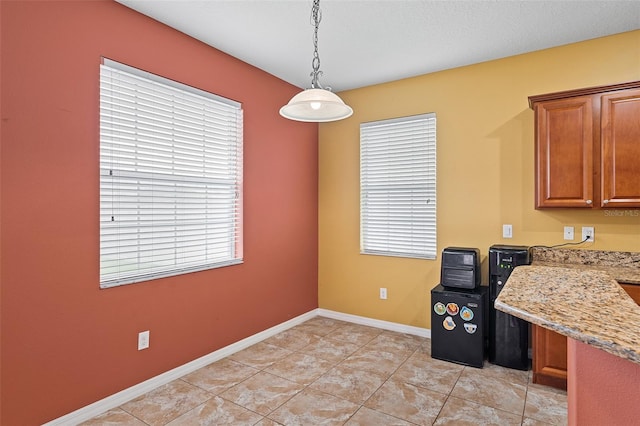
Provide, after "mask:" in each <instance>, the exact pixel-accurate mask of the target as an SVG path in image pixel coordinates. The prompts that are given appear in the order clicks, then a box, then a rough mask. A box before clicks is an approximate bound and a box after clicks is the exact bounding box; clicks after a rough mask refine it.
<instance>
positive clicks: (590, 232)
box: [582, 226, 596, 243]
mask: <svg viewBox="0 0 640 426" xmlns="http://www.w3.org/2000/svg"><path fill="white" fill-rule="evenodd" d="M587 236H590V237H591V238H589V240H588V241H587V242H589V243H593V242H595V240H596V232H595V229H594V227H593V226H583V227H582V240H583V241H584V240H586V239H587Z"/></svg>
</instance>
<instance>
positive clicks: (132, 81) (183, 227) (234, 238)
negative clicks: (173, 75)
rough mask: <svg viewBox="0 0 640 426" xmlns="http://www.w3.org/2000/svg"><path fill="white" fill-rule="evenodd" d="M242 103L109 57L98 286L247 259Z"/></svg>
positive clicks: (103, 75) (104, 82)
mask: <svg viewBox="0 0 640 426" xmlns="http://www.w3.org/2000/svg"><path fill="white" fill-rule="evenodd" d="M242 117H243V116H242V109H241V106H240V104H239V103H237V102H234V101H230V100H227V99H224V98H221V97H218V96H215V95H212V94H210V93H207V92H204V91H201V90H198V89H195V88H192V87H189V86H185V85H182V84H180V83H176V82H174V81H171V80H167V79H164V78H162V77H158V76H156V75H153V74H149V73H146V72H143V71H140V70H137V69H134V68H131V67H128V66H126V65H122V64H119V63H117V62H114V61H110V60H107V59H105V60H104V64H103V65H101V67H100V287H103V288H105V287H112V286H117V285H121V284H129V283H134V282H139V281H146V280H150V279H154V278H159V277H166V276H171V275H178V274H182V273H188V272H194V271H200V270H204V269H210V268H216V267H221V266H227V265H233V264H238V263H242Z"/></svg>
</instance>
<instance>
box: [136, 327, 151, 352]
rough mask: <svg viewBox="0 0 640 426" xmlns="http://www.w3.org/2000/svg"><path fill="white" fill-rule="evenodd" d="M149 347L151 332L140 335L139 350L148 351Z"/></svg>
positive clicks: (142, 332)
mask: <svg viewBox="0 0 640 426" xmlns="http://www.w3.org/2000/svg"><path fill="white" fill-rule="evenodd" d="M148 347H149V330H147V331H141V332H140V333H138V350H139V351H141V350H143V349H147V348H148Z"/></svg>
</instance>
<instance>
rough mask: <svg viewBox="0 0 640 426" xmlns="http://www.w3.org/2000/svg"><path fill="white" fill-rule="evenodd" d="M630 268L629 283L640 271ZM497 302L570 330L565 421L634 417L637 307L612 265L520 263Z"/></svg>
mask: <svg viewBox="0 0 640 426" xmlns="http://www.w3.org/2000/svg"><path fill="white" fill-rule="evenodd" d="M587 266H588V265H587ZM629 266H631V265H629ZM630 269H631V270H630V271H628V272H629V273H630V274H631V277H632V279H631V280H630V281H631V282H634V281H633V276H635V275H634V274H635V272H636V270H637V271H638V272H640V270H638V269H637V268H636V266H635V265H633V267H632V268H630ZM495 307H496V309H498V310H501V311H503V312H506V313H508V314H511V315H513V316H516V317H518V318H522V319H524V320H526V321H528V322H530V323H532V324H536V325H539V326H542V327H544V328H547V329H550V330H553V331H556V332H557V333H560V334H562V335H564V336H567V337H568V347H567V364H568V388H567V392H568V405H569V413H568V420H569V424H570V425H581V426H582V425H601V424H607V425H616V424H636V422H637V421H638V419H639V418H640V404H639V402H640V306H638V305H637V304H636V303H635V302H634V301H633V299H631V297H629V295H628V294H627V293H626V292H625V291H624V290H623V289H622V287H620V285H619V284H618V282H617V281H616V280H615V279H614V278H613V277H612V274H611V272H610V271H606V270H601V269H598V268H589V267H584V265H583V266H582V267H575V265H571V266H569V267H563V266H539V265H531V266H519V267H517V268H515V269H514V271H513V273H512V274H511V276H510V277H509V279H508V280H507V282H506V284H505V286H504V288H503V290H502V291H501V292H500V294H499V295H498V298H497V299H496V302H495Z"/></svg>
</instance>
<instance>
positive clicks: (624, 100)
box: [600, 89, 640, 207]
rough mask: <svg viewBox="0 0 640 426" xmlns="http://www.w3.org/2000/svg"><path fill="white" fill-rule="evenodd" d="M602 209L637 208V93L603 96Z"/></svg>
mask: <svg viewBox="0 0 640 426" xmlns="http://www.w3.org/2000/svg"><path fill="white" fill-rule="evenodd" d="M601 117H602V118H601V125H602V131H601V133H602V136H601V137H602V191H601V192H602V196H601V198H602V200H601V203H600V204H601V207H640V90H638V89H635V90H622V91H620V92H616V93H613V94H609V95H603V96H602V107H601Z"/></svg>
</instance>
